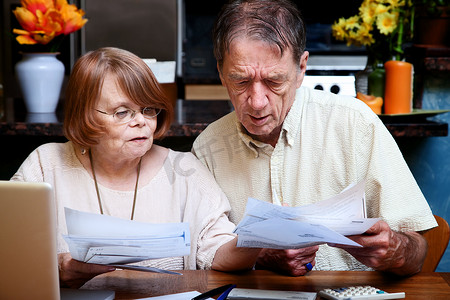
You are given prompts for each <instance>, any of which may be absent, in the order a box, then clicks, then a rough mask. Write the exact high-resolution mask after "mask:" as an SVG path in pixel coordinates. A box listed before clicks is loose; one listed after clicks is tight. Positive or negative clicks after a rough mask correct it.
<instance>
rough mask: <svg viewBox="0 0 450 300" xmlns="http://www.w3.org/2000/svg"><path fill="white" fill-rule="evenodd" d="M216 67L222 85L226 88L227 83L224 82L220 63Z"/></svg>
mask: <svg viewBox="0 0 450 300" xmlns="http://www.w3.org/2000/svg"><path fill="white" fill-rule="evenodd" d="M216 67H217V71H218V72H219V78H220V82H221V83H222V85H223V86H225V81H224V80H223V76H222V71H221V68H220V66H219V63H217V64H216Z"/></svg>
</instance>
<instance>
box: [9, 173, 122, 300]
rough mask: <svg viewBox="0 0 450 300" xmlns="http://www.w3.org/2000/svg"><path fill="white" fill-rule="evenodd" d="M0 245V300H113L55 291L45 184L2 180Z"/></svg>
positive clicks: (52, 217)
mask: <svg viewBox="0 0 450 300" xmlns="http://www.w3.org/2000/svg"><path fill="white" fill-rule="evenodd" d="M0 241H1V246H0V299H46V300H59V299H70V300H72V299H73V300H75V299H95V300H97V299H98V300H107V299H114V296H115V294H114V292H113V291H100V290H99V291H89V290H75V289H60V288H59V277H58V263H57V252H56V212H55V207H54V203H53V191H52V187H51V186H50V185H49V184H48V183H37V182H33V183H32V182H12V181H1V180H0Z"/></svg>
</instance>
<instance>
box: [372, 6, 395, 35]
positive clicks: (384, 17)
mask: <svg viewBox="0 0 450 300" xmlns="http://www.w3.org/2000/svg"><path fill="white" fill-rule="evenodd" d="M397 23H398V12H396V11H395V12H392V13H389V12H385V13H382V14H381V15H379V16H378V17H377V28H378V30H379V31H380V33H382V34H384V35H389V34H390V33H392V32H393V31H394V30H395V28H397Z"/></svg>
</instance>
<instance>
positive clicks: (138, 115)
mask: <svg viewBox="0 0 450 300" xmlns="http://www.w3.org/2000/svg"><path fill="white" fill-rule="evenodd" d="M130 123H131V124H132V125H135V124H137V125H143V124H145V117H144V115H143V114H142V111H137V112H136V114H135V115H134V118H133V119H132V120H131V122H130Z"/></svg>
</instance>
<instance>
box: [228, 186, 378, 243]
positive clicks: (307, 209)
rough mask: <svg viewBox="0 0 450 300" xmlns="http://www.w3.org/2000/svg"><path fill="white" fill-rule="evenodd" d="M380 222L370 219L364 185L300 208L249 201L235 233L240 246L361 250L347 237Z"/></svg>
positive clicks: (347, 189) (349, 188)
mask: <svg viewBox="0 0 450 300" xmlns="http://www.w3.org/2000/svg"><path fill="white" fill-rule="evenodd" d="M378 221H379V219H377V218H366V206H365V197H364V182H361V183H358V184H356V185H350V186H349V187H347V188H346V189H345V190H344V191H342V192H341V193H340V194H338V195H336V196H334V197H332V198H330V199H327V200H324V201H321V202H318V203H315V204H310V205H304V206H300V207H285V206H279V205H274V204H271V203H267V202H263V201H260V200H257V199H253V198H249V199H248V202H247V207H246V211H245V216H244V218H243V219H242V221H241V222H240V223H239V224H238V226H237V227H236V229H235V233H237V234H238V243H237V246H238V247H252V248H272V249H296V248H304V247H308V246H312V245H319V244H325V243H332V244H341V245H352V246H357V247H361V246H360V245H359V244H357V243H355V242H353V241H352V240H350V239H349V238H347V237H345V236H346V235H355V234H362V233H364V232H365V231H366V230H367V229H369V228H370V227H372V226H373V225H374V224H375V223H376V222H378Z"/></svg>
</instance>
